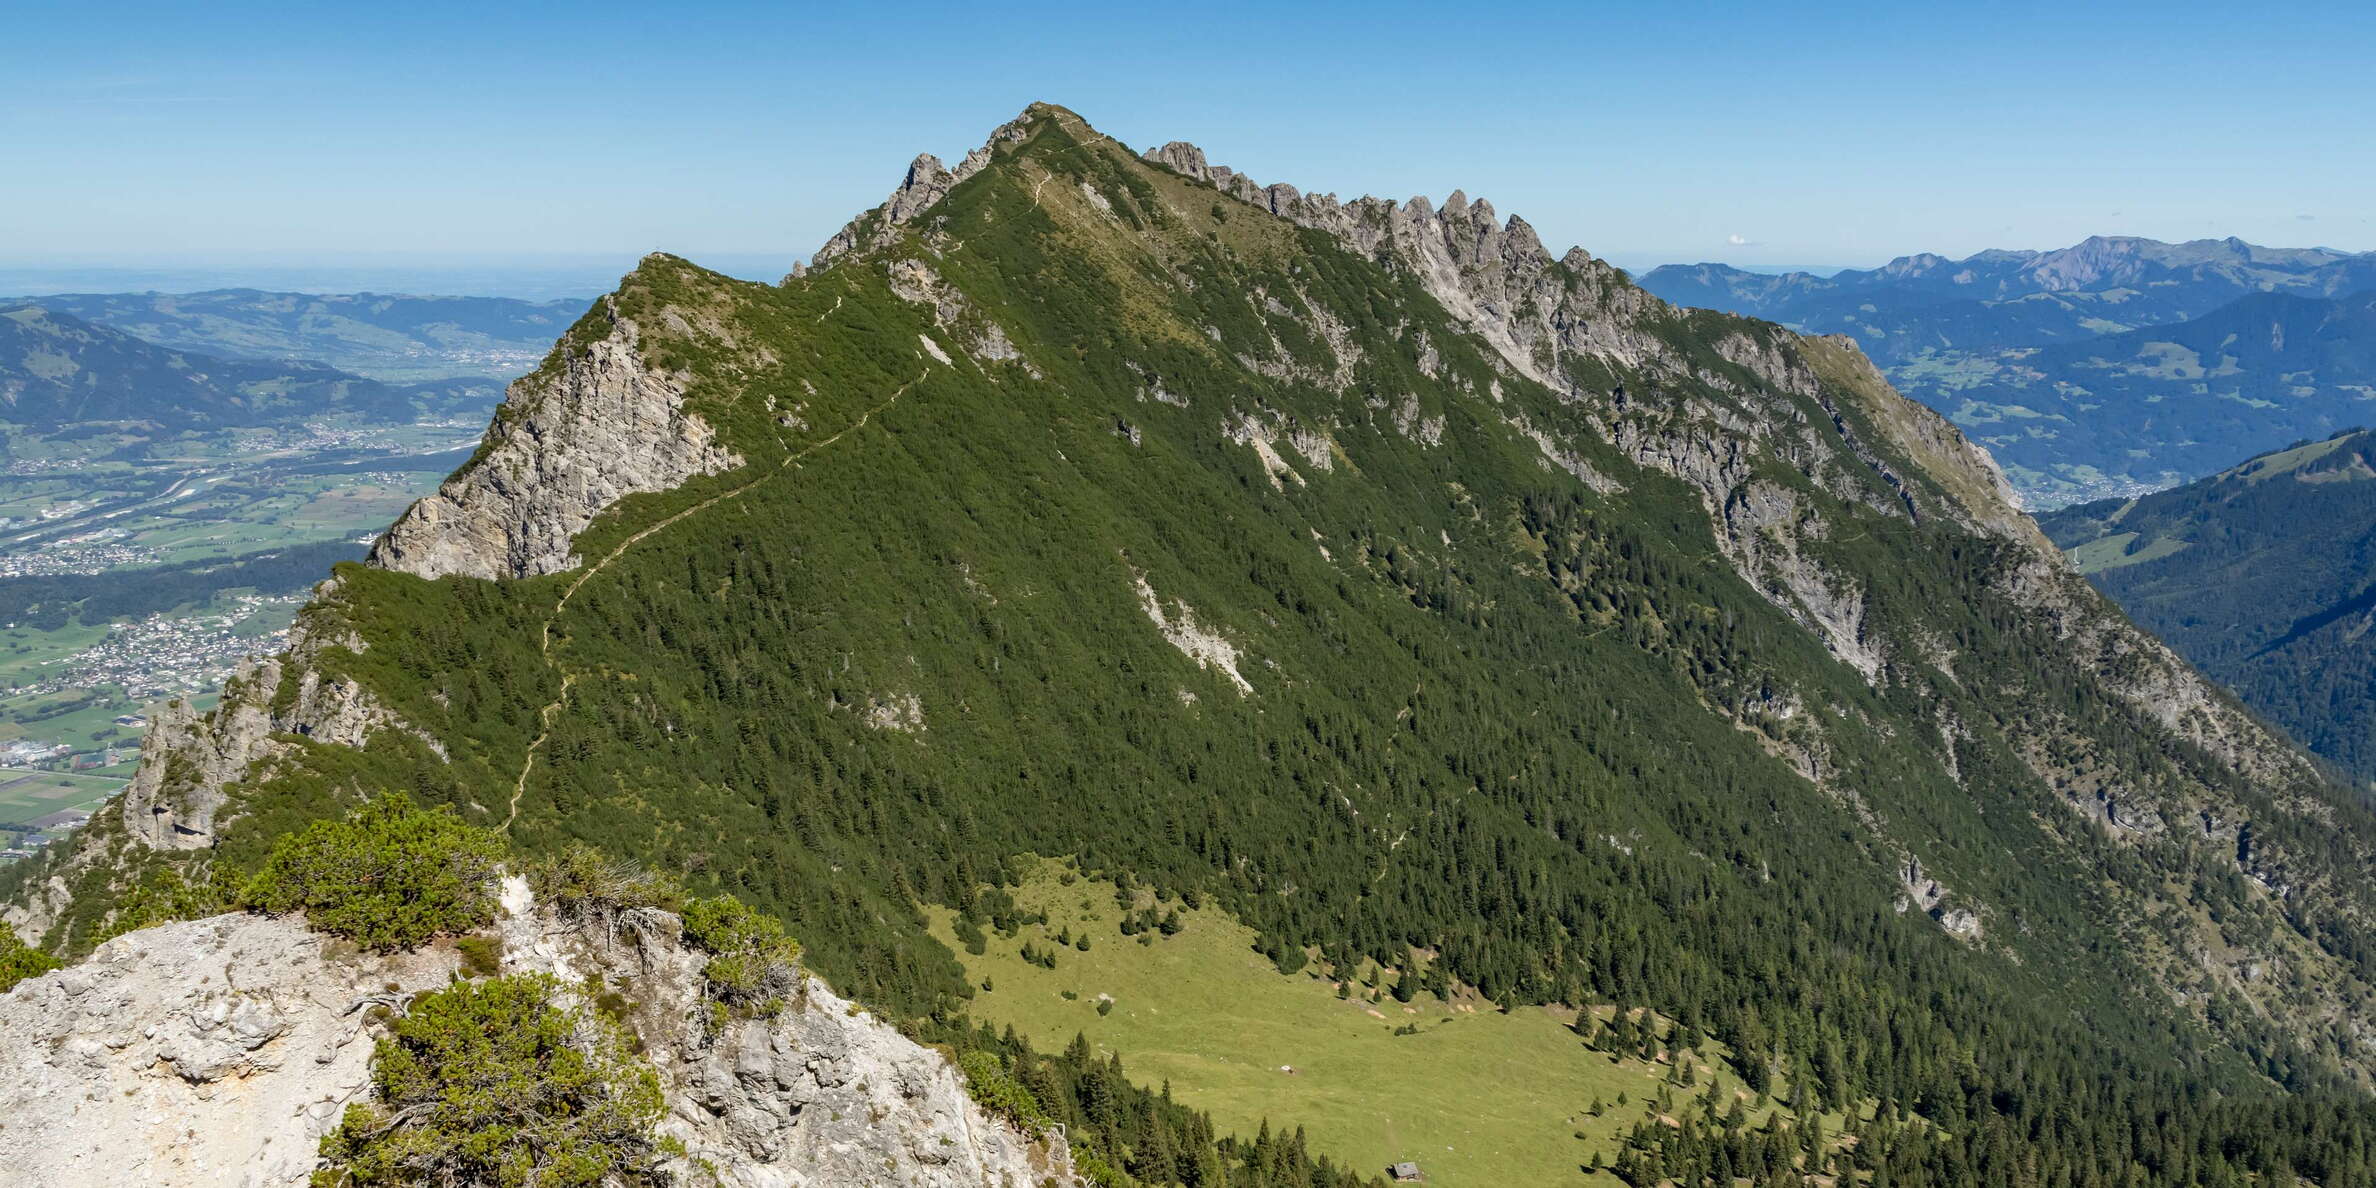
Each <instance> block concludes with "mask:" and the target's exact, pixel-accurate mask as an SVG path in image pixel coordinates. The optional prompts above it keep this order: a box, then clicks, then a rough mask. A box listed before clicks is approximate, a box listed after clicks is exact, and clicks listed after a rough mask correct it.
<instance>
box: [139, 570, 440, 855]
mask: <svg viewBox="0 0 2376 1188" xmlns="http://www.w3.org/2000/svg"><path fill="white" fill-rule="evenodd" d="M337 597H338V584H337V579H335V578H334V579H331V580H329V581H326V582H323V583H321V584H320V585H319V586H316V587H315V588H314V599H315V601H316V602H317V603H318V604H319V603H333V604H334V603H335V600H336V599H337ZM324 621H326V620H323V619H317V618H313V617H310V616H308V617H301V618H300V619H299V620H298V622H297V623H296V625H295V626H293V627H292V628H291V629H290V631H289V649H288V651H287V652H285V653H283V654H282V655H279V656H275V657H272V658H270V659H266V660H261V661H257V662H255V663H252V664H248V665H245V666H243V667H242V668H241V669H240V671H239V672H238V673H237V674H236V675H235V676H233V678H232V679H231V680H230V681H229V682H227V683H226V684H225V685H224V688H223V697H222V701H221V703H220V704H218V705H217V706H216V707H215V709H214V710H212V711H210V712H208V713H206V714H200V713H199V712H198V711H196V710H195V709H192V708H191V707H190V706H189V705H188V704H187V703H186V702H178V701H177V702H174V703H172V704H170V705H168V706H167V707H166V708H165V709H164V710H163V711H162V712H160V713H159V714H158V715H157V719H156V721H155V722H154V723H153V724H152V725H151V726H150V728H149V734H148V738H147V741H146V742H145V743H144V744H143V745H142V747H141V762H140V769H139V770H138V771H137V772H135V773H134V775H133V777H132V782H131V784H130V785H129V786H127V787H126V788H125V790H124V796H123V798H122V800H121V802H120V806H121V810H122V813H123V818H124V828H125V831H126V833H127V834H128V835H129V836H131V837H132V838H133V839H135V840H137V841H139V842H141V843H143V844H145V845H148V846H150V847H152V848H155V849H160V850H194V849H201V848H204V847H206V846H209V845H212V844H214V840H215V836H214V834H215V828H216V826H217V824H218V821H217V819H216V818H217V815H218V813H219V812H220V811H221V810H222V808H223V806H224V805H225V804H226V803H227V802H228V801H229V798H230V794H229V789H230V788H231V787H232V786H233V785H235V784H237V783H238V782H240V781H241V780H244V779H246V778H247V777H248V776H249V775H250V774H251V773H252V772H253V771H254V770H255V769H256V765H257V764H260V763H265V762H268V761H269V760H271V759H272V758H273V757H275V756H276V755H278V754H280V753H281V752H282V750H283V749H284V748H285V747H286V745H287V744H286V743H284V742H282V741H281V740H280V739H279V738H276V737H275V736H277V735H297V736H300V737H305V738H312V739H315V740H317V741H320V742H326V743H335V744H337V745H339V746H347V747H361V746H363V745H364V744H365V743H366V742H368V741H369V740H370V739H371V737H372V735H374V734H376V733H378V732H380V731H382V730H399V731H403V732H405V733H407V734H410V735H412V736H414V737H415V738H418V739H420V740H421V741H422V742H423V743H424V744H425V745H427V746H428V747H429V748H430V749H431V750H433V751H435V752H437V753H438V754H439V755H440V756H443V755H444V753H445V748H444V746H443V745H442V744H440V743H439V742H438V741H437V740H436V739H434V738H432V737H431V736H430V735H429V734H428V732H426V731H424V730H421V729H420V728H419V727H416V726H414V725H412V724H411V723H408V722H406V721H404V720H403V719H402V718H400V717H398V716H397V715H396V713H395V712H394V711H392V710H390V709H388V708H387V707H386V706H384V705H382V704H381V703H380V701H379V699H378V698H377V697H375V696H373V695H372V692H371V691H370V690H369V689H366V688H364V687H363V686H362V685H359V684H357V683H355V682H354V681H351V680H346V679H343V678H339V677H335V676H327V675H325V674H323V673H322V672H321V671H319V670H317V669H316V668H315V667H314V660H315V657H316V656H317V655H318V654H319V653H320V652H321V650H322V649H323V648H326V647H334V646H335V647H348V648H359V647H360V646H361V643H360V642H359V641H357V640H354V639H352V638H346V637H335V633H333V636H334V637H332V638H325V637H324V635H323V632H322V629H321V627H320V624H321V623H322V622H324ZM284 678H286V679H287V680H288V681H289V682H290V683H291V688H290V689H289V690H288V691H287V692H288V693H289V694H290V695H289V696H286V697H284V696H282V695H281V694H282V692H283V691H282V689H281V685H282V681H283V679H284Z"/></svg>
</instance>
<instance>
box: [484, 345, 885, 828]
mask: <svg viewBox="0 0 2376 1188" xmlns="http://www.w3.org/2000/svg"><path fill="white" fill-rule="evenodd" d="M828 312H830V311H828ZM930 374H932V368H931V367H930V366H926V367H925V369H924V371H923V372H922V373H921V374H919V375H917V376H916V378H914V379H912V380H909V381H908V382H906V383H904V384H901V385H899V390H898V391H896V392H893V393H891V395H890V396H889V398H887V399H885V400H884V401H883V402H882V403H881V404H878V405H875V406H874V407H873V408H870V409H867V410H866V411H865V412H863V413H860V414H859V415H858V419H857V420H855V421H852V422H850V423H849V424H847V425H845V426H843V427H842V428H841V430H840V431H839V432H836V433H835V434H834V435H833V436H831V437H828V438H825V439H824V440H822V441H817V442H813V443H811V444H809V445H807V446H803V447H802V448H801V449H799V450H798V451H796V452H794V453H792V454H789V455H787V456H786V457H785V458H784V460H783V461H782V462H779V463H777V464H776V468H775V469H774V470H770V471H767V472H766V473H764V474H761V475H759V476H758V477H756V478H754V479H752V480H751V481H749V482H747V483H744V484H743V485H741V486H739V487H732V488H729V489H727V490H724V491H720V492H718V493H717V494H715V495H712V496H710V497H709V498H707V499H704V500H702V501H700V502H699V503H696V504H694V505H693V506H691V507H688V508H686V509H684V510H683V511H680V512H677V513H676V514H674V515H672V516H668V517H667V518H665V519H662V520H660V521H658V522H656V523H654V524H651V525H650V526H648V527H646V528H644V529H642V530H641V531H639V532H637V533H636V534H635V535H633V536H630V537H628V538H627V539H625V540H622V541H620V542H619V543H618V544H617V545H616V546H615V547H613V548H612V549H611V551H610V552H607V553H604V554H603V555H602V559H601V560H600V561H596V562H595V563H594V564H592V565H589V566H587V567H586V568H585V569H584V570H582V571H581V572H579V574H578V575H577V577H576V579H574V580H572V581H571V582H570V583H569V585H567V586H566V587H563V588H562V591H561V597H560V598H559V599H558V600H557V601H555V602H554V603H553V609H552V610H551V611H550V612H549V613H547V614H546V615H545V621H544V627H543V629H542V630H541V631H540V632H539V633H538V636H537V641H536V650H537V653H538V654H539V655H541V656H542V657H543V658H544V662H545V664H546V666H547V667H550V666H552V663H553V621H554V620H555V619H558V618H560V617H561V612H562V611H563V610H566V609H568V607H569V600H570V599H572V598H575V597H577V592H578V588H579V587H581V586H584V585H585V584H586V583H587V582H588V581H589V580H591V579H592V578H593V577H594V575H595V574H598V573H601V572H602V571H603V570H604V569H607V568H609V566H610V563H611V562H613V561H616V560H618V559H619V558H620V557H621V556H624V555H625V554H626V552H627V550H629V549H631V548H634V547H635V546H636V545H637V544H639V543H641V542H642V541H643V539H644V538H645V537H647V536H650V535H652V534H653V533H655V532H658V531H660V530H661V529H663V528H666V527H668V526H669V525H671V524H674V523H676V522H677V521H679V520H682V519H684V518H685V517H687V516H690V515H693V514H694V513H696V512H702V511H707V510H709V509H710V508H712V507H715V506H717V505H718V504H721V503H724V502H726V501H727V500H730V499H737V498H740V497H741V496H742V495H743V494H744V493H745V492H748V491H749V490H751V489H752V488H753V487H756V486H758V485H759V484H761V483H764V482H766V481H768V480H769V479H772V478H775V477H777V476H779V475H782V474H784V473H785V472H787V471H791V470H796V469H798V468H799V466H800V463H801V461H802V460H803V459H805V458H808V457H809V456H811V455H813V454H815V453H817V452H818V451H819V450H822V449H824V448H825V447H827V446H830V445H832V444H833V443H835V442H837V441H840V440H841V439H842V438H845V437H848V436H849V435H850V434H852V433H856V432H857V431H859V430H860V429H863V428H865V427H866V425H867V422H869V421H872V420H874V416H875V414H876V413H879V412H881V411H883V410H884V409H887V408H889V407H891V406H892V405H894V404H897V403H899V398H900V397H902V396H905V395H907V393H908V389H910V388H913V387H915V386H916V385H917V384H919V383H922V382H923V380H924V377H925V376H927V375H930ZM576 683H577V674H576V673H574V672H569V671H567V670H563V672H562V673H561V690H560V692H559V693H557V694H555V695H554V697H553V700H551V701H549V702H547V703H545V707H544V708H543V709H541V710H538V711H537V714H536V726H537V729H536V738H535V739H534V740H533V741H531V742H530V743H529V744H528V753H527V755H525V756H524V757H522V759H521V760H520V777H519V778H518V779H516V780H514V781H512V794H511V804H510V806H509V807H508V808H507V809H505V811H504V814H503V824H501V825H499V826H496V828H497V829H498V830H499V831H501V832H505V833H509V832H510V831H511V827H512V822H513V821H516V820H518V819H519V816H520V797H521V796H522V795H523V794H525V793H526V792H527V791H528V777H529V776H530V775H532V774H534V772H535V771H536V756H537V753H538V752H539V751H542V750H543V749H544V745H545V740H546V739H548V738H550V737H552V733H553V715H554V714H556V713H559V712H560V710H561V706H562V705H563V704H564V703H566V702H567V701H568V700H569V687H570V686H571V685H574V684H576Z"/></svg>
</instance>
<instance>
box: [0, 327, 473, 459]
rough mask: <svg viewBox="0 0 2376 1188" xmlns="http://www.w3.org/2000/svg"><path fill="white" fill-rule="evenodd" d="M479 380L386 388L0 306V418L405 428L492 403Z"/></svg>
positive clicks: (64, 423)
mask: <svg viewBox="0 0 2376 1188" xmlns="http://www.w3.org/2000/svg"><path fill="white" fill-rule="evenodd" d="M496 389H497V385H495V384H493V383H491V382H489V381H486V380H478V379H459V380H444V381H437V382H430V383H415V384H390V383H384V382H382V381H379V380H374V379H366V378H364V377H362V376H359V375H353V374H349V373H347V372H344V371H340V370H338V369H336V368H333V367H328V366H324V365H322V364H320V363H307V362H296V361H266V360H253V359H226V358H222V357H220V356H216V355H209V354H201V353H199V352H196V351H186V350H176V349H173V348H171V347H165V346H159V345H157V344H156V343H153V342H148V341H146V340H144V339H141V338H138V337H135V336H133V335H131V334H127V333H125V332H123V331H121V330H115V329H111V328H109V327H106V326H100V325H95V324H93V323H91V322H87V321H84V320H83V319H81V318H78V317H75V316H73V315H70V314H65V313H60V312H58V311H56V310H53V309H47V308H44V307H42V306H38V305H17V306H8V307H0V421H6V422H9V423H12V424H16V425H21V426H25V427H28V428H32V429H36V430H56V429H61V428H65V427H68V426H73V425H89V424H93V423H115V424H129V425H139V426H145V427H151V428H157V429H167V430H174V429H220V428H232V427H239V426H252V425H269V424H277V423H286V422H294V421H302V420H307V419H311V418H316V417H323V416H336V415H346V414H352V415H357V416H363V417H368V418H371V419H374V420H382V421H413V420H418V419H420V418H422V417H424V416H434V415H440V414H450V413H454V412H459V411H470V412H474V413H475V412H477V411H480V410H482V409H483V408H484V407H485V406H486V405H488V404H490V403H492V402H493V400H494V399H495V397H496V396H497V395H498V392H497V390H496Z"/></svg>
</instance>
